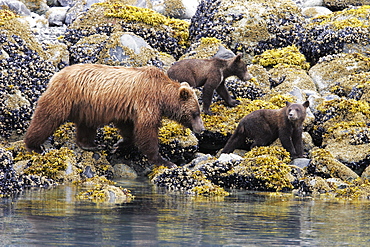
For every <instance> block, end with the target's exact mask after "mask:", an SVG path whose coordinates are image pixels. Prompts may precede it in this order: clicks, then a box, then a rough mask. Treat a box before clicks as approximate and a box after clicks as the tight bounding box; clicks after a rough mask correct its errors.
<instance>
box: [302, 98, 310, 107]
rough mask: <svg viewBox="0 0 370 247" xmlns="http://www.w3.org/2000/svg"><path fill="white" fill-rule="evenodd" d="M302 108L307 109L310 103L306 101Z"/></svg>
mask: <svg viewBox="0 0 370 247" xmlns="http://www.w3.org/2000/svg"><path fill="white" fill-rule="evenodd" d="M303 106H304V107H305V108H307V107H309V106H310V102H309V101H308V100H306V102H304V103H303Z"/></svg>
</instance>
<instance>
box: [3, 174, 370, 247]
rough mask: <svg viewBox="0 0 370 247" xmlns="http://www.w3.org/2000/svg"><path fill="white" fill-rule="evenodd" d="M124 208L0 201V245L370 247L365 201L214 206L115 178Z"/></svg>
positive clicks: (65, 189) (44, 195)
mask: <svg viewBox="0 0 370 247" xmlns="http://www.w3.org/2000/svg"><path fill="white" fill-rule="evenodd" d="M117 182H118V185H119V186H122V187H124V188H128V189H130V190H131V191H132V193H133V194H134V195H135V196H136V197H135V199H134V200H133V201H132V202H130V203H121V204H96V203H93V202H86V201H79V200H76V199H75V195H76V194H77V193H78V192H79V191H78V189H77V188H76V187H74V186H59V187H56V188H53V189H48V190H29V191H26V192H24V193H23V194H22V195H20V196H19V197H17V198H14V199H0V202H1V203H0V218H1V219H0V245H1V246H370V232H369V229H370V228H369V226H370V203H369V202H368V201H362V202H343V201H335V200H313V199H298V198H291V197H271V196H269V195H268V194H261V193H252V192H246V191H233V193H232V195H231V196H229V197H226V198H225V199H224V200H222V201H217V200H209V199H201V198H198V199H194V198H192V197H187V196H179V195H177V196H175V195H168V194H166V193H159V192H156V190H155V188H154V187H153V186H151V185H150V184H149V183H148V181H147V180H145V179H139V180H129V181H128V180H120V181H117Z"/></svg>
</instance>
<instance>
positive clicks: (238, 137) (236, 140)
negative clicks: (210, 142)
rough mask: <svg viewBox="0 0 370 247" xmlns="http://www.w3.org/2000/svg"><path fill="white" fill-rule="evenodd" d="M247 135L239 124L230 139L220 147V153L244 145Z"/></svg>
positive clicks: (229, 151) (231, 150) (230, 151)
mask: <svg viewBox="0 0 370 247" xmlns="http://www.w3.org/2000/svg"><path fill="white" fill-rule="evenodd" d="M246 138H247V136H246V135H245V132H244V131H243V127H241V125H239V126H238V127H237V128H236V130H235V132H234V133H233V134H232V136H231V137H230V139H229V140H228V141H227V143H226V145H225V147H224V148H223V149H222V151H221V153H227V154H228V153H232V152H234V150H235V149H237V148H240V147H244V146H245V140H246Z"/></svg>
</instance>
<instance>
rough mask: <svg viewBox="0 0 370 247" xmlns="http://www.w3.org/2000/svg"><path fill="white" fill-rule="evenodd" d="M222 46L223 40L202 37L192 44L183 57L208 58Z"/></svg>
mask: <svg viewBox="0 0 370 247" xmlns="http://www.w3.org/2000/svg"><path fill="white" fill-rule="evenodd" d="M221 46H222V41H221V40H219V39H217V38H214V37H202V38H200V39H199V40H198V41H197V42H194V43H192V44H191V45H190V47H189V49H188V50H187V52H186V53H185V54H184V55H183V56H181V57H180V59H179V60H182V59H207V58H210V57H213V56H214V55H216V54H217V52H218V51H219V50H220V47H221Z"/></svg>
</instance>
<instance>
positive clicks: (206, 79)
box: [167, 54, 251, 115]
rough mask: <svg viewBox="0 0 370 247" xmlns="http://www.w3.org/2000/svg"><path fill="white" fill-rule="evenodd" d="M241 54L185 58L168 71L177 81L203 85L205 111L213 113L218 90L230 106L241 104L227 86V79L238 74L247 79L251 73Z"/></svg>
mask: <svg viewBox="0 0 370 247" xmlns="http://www.w3.org/2000/svg"><path fill="white" fill-rule="evenodd" d="M241 57H242V55H241V54H239V55H237V56H235V57H233V58H230V59H220V58H211V59H184V60H181V61H179V62H176V63H174V64H173V65H172V66H171V68H169V70H168V71H167V74H168V76H169V77H170V78H171V79H173V80H176V81H179V82H183V81H186V82H188V83H189V84H190V86H192V87H201V86H204V87H203V111H204V113H206V114H208V115H210V114H212V113H211V111H210V109H209V107H210V106H211V103H212V97H213V93H214V91H215V90H216V92H217V93H218V94H219V95H220V96H221V98H222V99H223V100H225V102H226V104H227V105H229V106H236V105H237V104H239V101H238V100H234V99H232V98H231V96H230V94H229V92H228V91H227V89H226V86H225V79H226V78H227V77H229V76H233V75H235V76H237V77H239V79H240V80H243V81H247V80H249V79H251V75H250V74H249V73H248V71H247V66H246V64H245V63H244V62H243V61H242V60H241Z"/></svg>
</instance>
